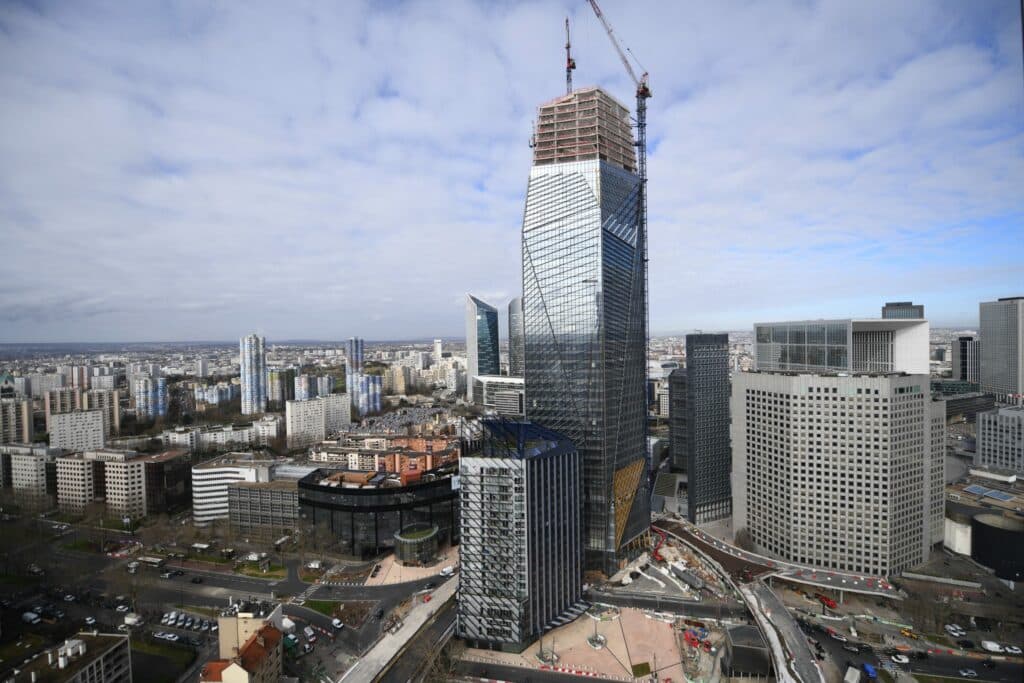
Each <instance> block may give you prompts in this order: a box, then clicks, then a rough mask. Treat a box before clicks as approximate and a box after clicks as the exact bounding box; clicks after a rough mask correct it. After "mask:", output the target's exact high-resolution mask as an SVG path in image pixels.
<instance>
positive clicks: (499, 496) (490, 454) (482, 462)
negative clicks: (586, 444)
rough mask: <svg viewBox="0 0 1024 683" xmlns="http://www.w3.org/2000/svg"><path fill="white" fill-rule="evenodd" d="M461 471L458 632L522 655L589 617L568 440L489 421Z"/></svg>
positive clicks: (578, 479) (578, 469)
mask: <svg viewBox="0 0 1024 683" xmlns="http://www.w3.org/2000/svg"><path fill="white" fill-rule="evenodd" d="M482 427H483V434H482V438H481V439H480V440H479V441H478V442H477V443H475V444H474V446H472V447H471V450H470V452H469V453H467V454H465V455H463V457H462V458H461V460H460V464H459V473H460V485H461V488H460V494H459V498H460V505H461V510H462V512H461V527H460V528H461V533H460V537H461V545H460V549H459V554H460V560H461V562H462V570H461V573H460V575H459V596H458V598H459V599H458V633H459V637H460V638H464V639H465V640H466V641H467V643H468V644H469V645H470V646H471V647H484V648H489V649H501V650H509V651H514V652H519V651H522V650H523V649H524V648H525V647H526V646H527V645H529V644H530V643H531V642H533V641H534V640H536V639H537V638H538V637H539V636H541V635H542V634H543V633H544V632H545V631H547V630H549V629H551V628H554V627H556V626H560V625H562V624H564V623H568V622H569V621H571V620H572V619H574V618H575V617H576V616H578V615H579V614H580V613H581V612H582V608H581V607H580V605H579V603H580V599H581V589H582V584H583V557H582V548H583V538H582V534H583V521H582V518H581V513H582V510H583V501H582V495H583V491H582V486H581V483H582V480H583V472H582V467H583V465H582V462H581V459H580V456H579V452H578V451H577V450H576V446H575V445H574V444H573V443H572V441H570V440H569V439H568V438H566V437H565V436H563V435H561V434H558V433H555V432H552V431H550V430H547V429H543V428H542V427H539V426H537V425H533V424H529V423H522V422H508V421H504V420H485V421H484V422H483V424H482Z"/></svg>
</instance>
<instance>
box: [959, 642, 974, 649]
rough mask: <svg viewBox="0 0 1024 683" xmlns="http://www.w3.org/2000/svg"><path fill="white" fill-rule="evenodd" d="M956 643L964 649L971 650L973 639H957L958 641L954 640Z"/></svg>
mask: <svg viewBox="0 0 1024 683" xmlns="http://www.w3.org/2000/svg"><path fill="white" fill-rule="evenodd" d="M956 644H957V645H959V646H960V647H962V648H963V649H965V650H973V649H974V641H973V640H958V641H956Z"/></svg>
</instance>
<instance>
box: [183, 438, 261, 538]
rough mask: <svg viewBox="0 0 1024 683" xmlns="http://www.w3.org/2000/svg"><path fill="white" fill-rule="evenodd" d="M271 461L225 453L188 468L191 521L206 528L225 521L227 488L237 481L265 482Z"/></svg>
mask: <svg viewBox="0 0 1024 683" xmlns="http://www.w3.org/2000/svg"><path fill="white" fill-rule="evenodd" d="M273 464H274V461H273V460H257V459H256V458H255V457H254V456H253V454H252V453H229V454H227V455H225V456H224V457H222V458H217V459H215V460H211V461H208V462H205V463H203V464H201V465H196V466H195V467H193V468H192V522H193V523H194V524H195V525H196V526H206V525H208V524H210V523H211V522H214V521H216V520H218V519H227V518H228V485H229V484H233V483H235V482H238V481H250V482H267V481H270V471H271V467H272V466H273Z"/></svg>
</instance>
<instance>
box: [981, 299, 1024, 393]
mask: <svg viewBox="0 0 1024 683" xmlns="http://www.w3.org/2000/svg"><path fill="white" fill-rule="evenodd" d="M978 318H979V330H978V332H979V336H980V337H981V390H982V391H983V392H985V393H986V394H995V396H996V400H997V401H999V402H1007V403H1017V402H1019V401H1020V399H1021V398H1022V396H1024V296H1016V297H1007V298H1003V299H999V300H998V301H986V302H983V303H981V304H980V306H979V309H978Z"/></svg>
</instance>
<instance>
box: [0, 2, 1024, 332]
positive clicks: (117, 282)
mask: <svg viewBox="0 0 1024 683" xmlns="http://www.w3.org/2000/svg"><path fill="white" fill-rule="evenodd" d="M603 5H604V10H605V12H606V14H607V15H608V17H609V18H610V19H611V21H612V23H613V24H614V25H615V27H616V30H617V32H618V33H619V34H620V35H621V36H622V38H623V40H624V42H626V43H627V44H628V45H630V46H631V47H632V49H633V52H634V53H635V54H636V56H637V57H638V58H639V60H640V61H641V62H642V63H643V65H644V67H646V69H647V70H648V71H649V72H650V74H651V76H650V78H651V84H652V87H653V90H654V98H653V99H652V100H651V101H650V114H649V134H650V138H651V153H650V246H651V260H650V287H651V301H650V310H651V327H652V330H653V331H654V332H670V331H685V330H691V329H694V328H700V329H704V330H722V329H747V328H749V326H750V324H751V323H752V322H754V321H755V320H765V319H773V318H781V317H799V318H803V317H828V316H844V315H861V316H869V315H877V313H878V307H879V306H880V304H881V303H882V302H883V301H884V300H887V299H888V300H891V299H913V300H914V301H915V302H919V303H924V304H925V305H926V307H927V308H926V312H927V314H928V317H929V318H930V319H931V320H932V322H933V324H935V325H955V326H971V325H974V324H976V320H977V302H978V301H980V300H990V299H993V298H995V297H998V296H1008V295H1020V294H1024V96H1022V90H1024V75H1022V66H1021V62H1022V50H1021V42H1020V41H1021V27H1020V17H1019V10H1018V7H1019V3H1018V2H1017V0H971V1H969V2H965V1H963V0H951V1H949V2H941V1H936V0H921V1H919V2H915V1H913V0H900V1H899V2H892V1H891V0H881V1H877V2H876V1H858V2H850V1H849V0H845V1H838V2H814V1H811V0H801V1H797V2H768V1H759V2H735V3H733V2H724V1H719V0H716V1H715V2H705V1H703V0H701V1H698V0H689V1H679V2H663V1H652V2H623V1H618V0H604V2H603ZM566 15H568V16H570V18H571V20H572V23H573V32H574V35H573V43H574V53H575V56H576V60H577V63H578V65H579V68H578V69H577V71H576V83H577V84H578V85H590V84H597V85H601V86H603V87H605V88H607V89H608V90H609V91H610V92H612V93H613V94H614V95H616V96H617V97H619V98H620V99H621V100H623V101H624V102H626V103H628V104H632V87H631V86H630V84H629V82H628V81H627V79H626V76H625V73H624V70H623V68H622V66H621V64H620V63H619V62H618V61H617V58H616V56H615V54H614V52H613V51H612V48H611V46H610V44H609V43H608V40H607V37H606V36H605V35H604V33H603V31H602V29H601V27H600V25H599V24H598V22H597V20H596V19H595V17H594V16H593V14H592V12H591V10H590V9H589V6H588V5H587V4H586V3H585V2H582V1H580V0H571V1H570V0H547V1H544V2H494V3H482V4H477V3H470V2H459V1H456V0H444V2H377V3H365V4H364V3H358V2H344V1H337V2H335V1H331V2H316V3H311V2H284V3H282V2H268V3H265V4H263V5H262V6H261V4H260V3H254V2H252V3H251V2H245V3H240V2H159V3H158V2H142V1H140V2H127V3H126V2H120V1H118V2H110V3H100V2H96V3H94V2H85V1H82V2H52V3H50V2H28V3H19V2H11V1H8V2H4V3H2V4H0V255H2V257H3V266H2V275H0V341H7V342H11V341H76V340H89V341H102V340H123V341H134V340H196V339H232V338H237V337H238V336H240V335H241V334H243V333H245V332H247V331H250V330H258V331H261V332H263V333H265V334H266V335H267V336H268V337H270V338H271V339H295V338H306V339H310V338H316V339H339V338H343V337H347V336H349V335H354V334H358V335H361V336H364V337H366V338H368V339H405V338H423V337H432V336H435V335H443V336H461V335H462V334H463V329H462V326H463V321H462V316H463V303H462V302H463V300H464V295H465V293H466V292H467V291H469V292H473V293H475V294H476V295H478V296H479V297H480V298H482V299H484V300H486V301H489V302H491V303H492V304H494V305H497V306H499V307H500V306H504V304H505V303H506V302H507V300H508V299H509V298H510V297H512V296H514V295H515V294H516V292H517V291H518V290H519V289H520V286H521V285H520V270H519V268H520V264H519V260H520V249H519V239H520V225H521V220H522V209H523V197H524V192H525V188H526V179H527V174H528V170H529V165H530V150H529V148H528V146H527V141H528V138H529V134H530V124H531V119H532V117H533V115H534V112H535V108H536V106H537V105H538V104H539V103H541V102H543V101H545V100H548V99H550V98H551V97H554V96H557V95H559V94H561V93H562V92H563V90H564V71H563V67H564V62H563V59H564V56H563V43H564V37H563V17H564V16H566ZM502 333H503V334H504V330H503V332H502Z"/></svg>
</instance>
